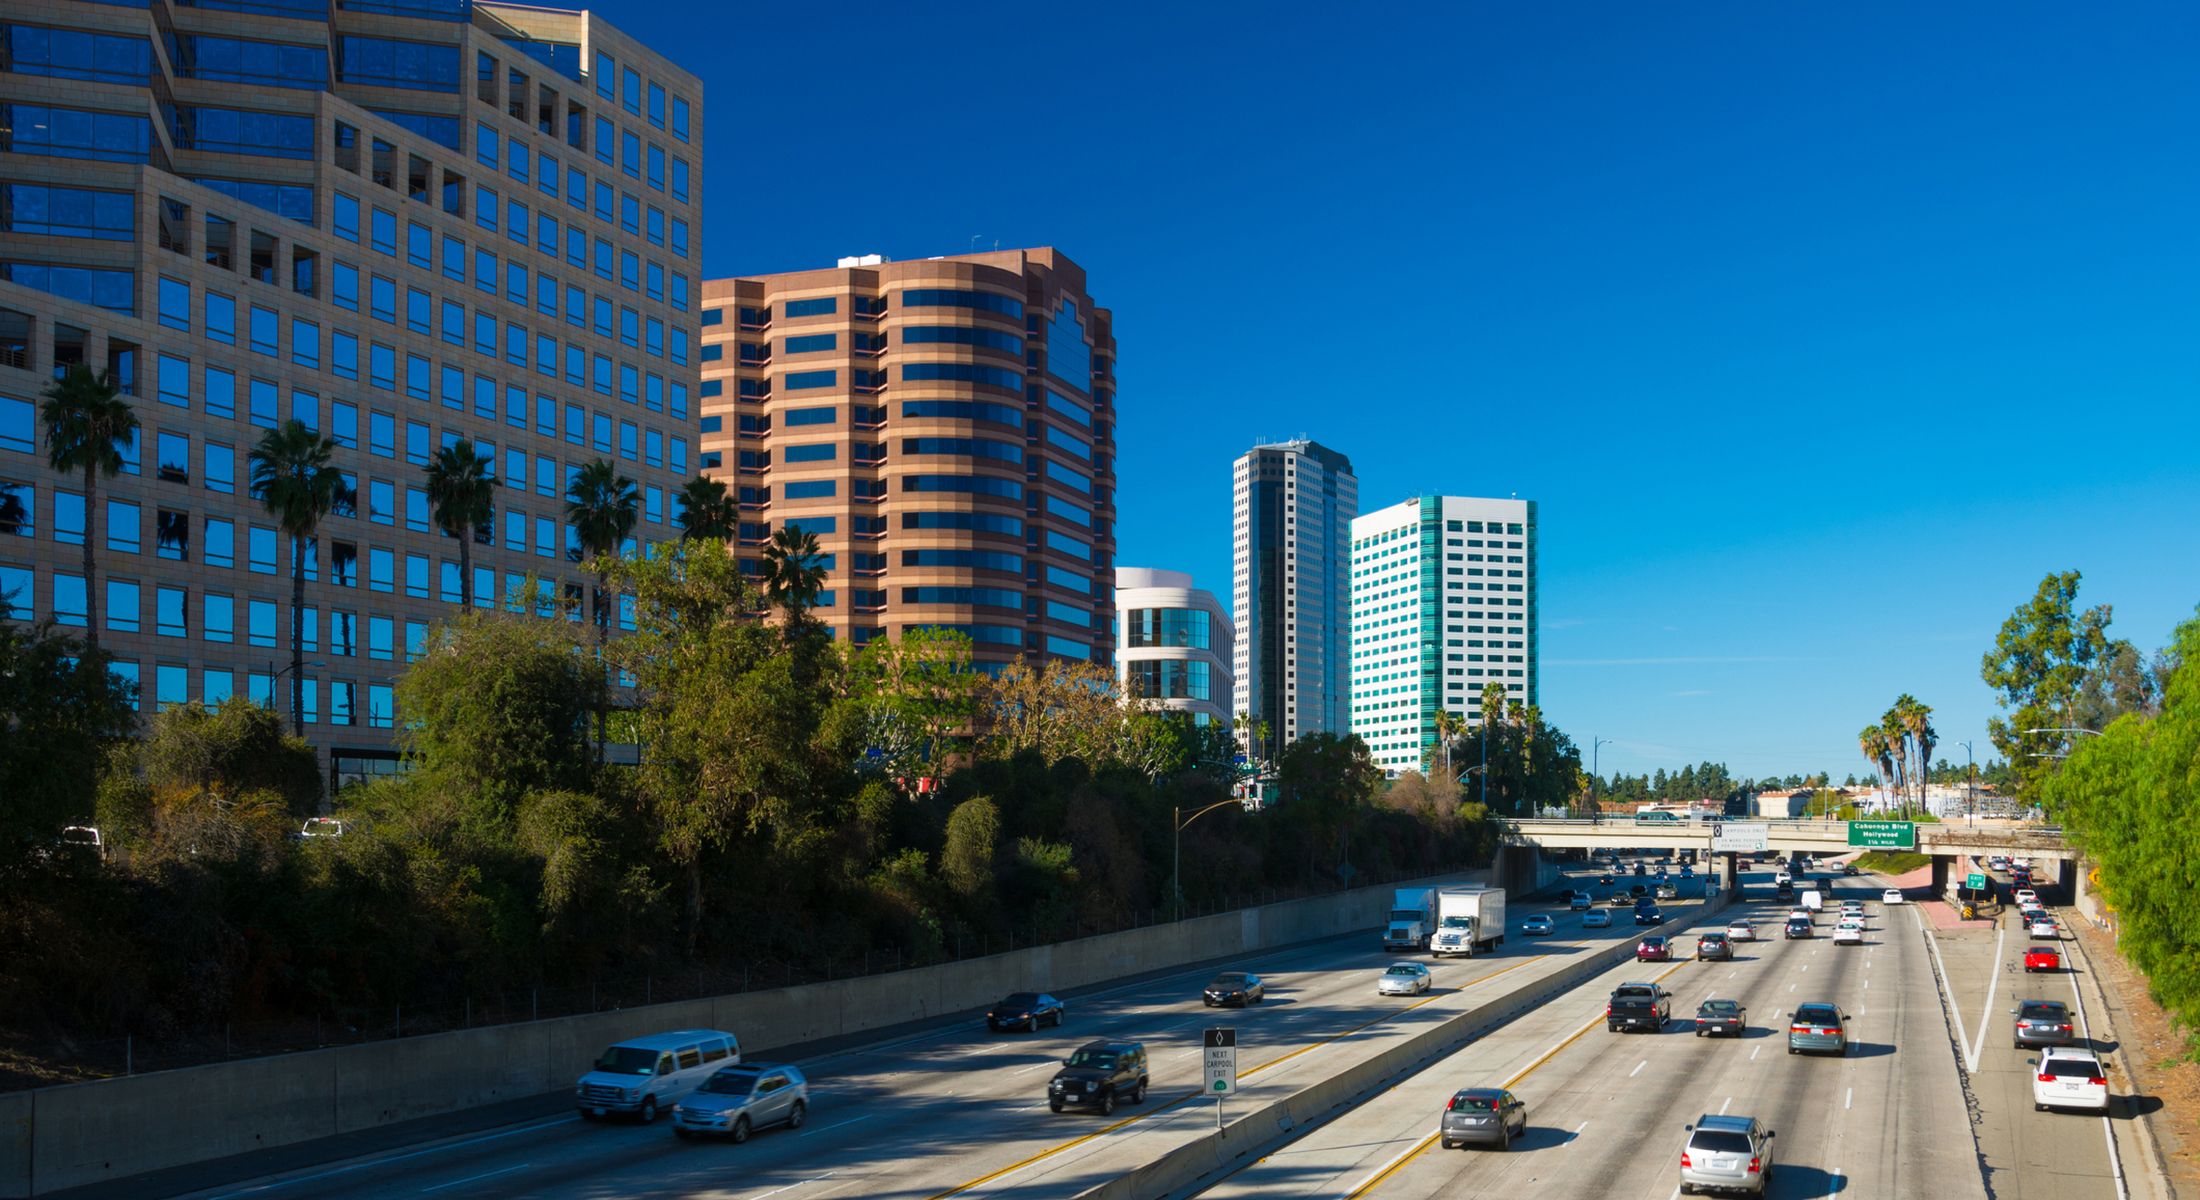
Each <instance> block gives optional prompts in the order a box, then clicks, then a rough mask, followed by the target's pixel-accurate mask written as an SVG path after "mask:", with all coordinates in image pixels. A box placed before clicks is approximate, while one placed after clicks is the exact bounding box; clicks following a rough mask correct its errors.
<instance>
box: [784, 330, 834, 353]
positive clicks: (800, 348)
mask: <svg viewBox="0 0 2200 1200" xmlns="http://www.w3.org/2000/svg"><path fill="white" fill-rule="evenodd" d="M839 346H840V335H839V334H837V333H806V334H803V335H802V336H801V337H791V338H788V339H787V342H786V347H785V349H786V352H787V353H788V354H808V353H811V352H813V351H818V350H834V349H838V348H839Z"/></svg>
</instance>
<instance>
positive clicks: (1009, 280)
mask: <svg viewBox="0 0 2200 1200" xmlns="http://www.w3.org/2000/svg"><path fill="white" fill-rule="evenodd" d="M702 353H703V402H702V404H703V434H702V438H703V441H702V446H703V465H704V469H705V471H706V472H707V473H709V474H711V475H713V476H715V477H717V478H720V479H723V480H725V481H726V484H727V486H728V488H729V489H733V490H735V491H736V492H737V494H738V496H739V499H740V502H741V527H740V531H739V538H738V545H737V548H736V553H738V554H739V555H740V556H741V559H742V563H743V565H744V566H745V567H747V568H748V569H749V570H751V571H752V572H753V571H754V570H756V569H757V560H758V555H759V551H760V549H761V547H762V546H763V545H764V542H765V539H767V538H768V537H770V535H771V533H772V531H773V530H774V529H775V528H779V527H783V526H798V527H800V528H802V529H805V530H808V531H809V532H811V533H814V534H816V535H817V538H818V543H819V546H820V549H821V550H822V551H823V552H824V554H825V556H826V560H825V564H824V565H825V567H826V576H827V582H826V590H825V594H824V596H823V597H821V602H820V604H819V607H818V616H819V617H820V619H822V620H823V621H825V622H826V623H827V624H828V625H830V626H831V627H832V630H833V632H834V634H835V635H836V636H839V637H846V638H850V639H852V640H854V641H856V642H858V643H862V642H866V641H869V640H870V639H872V638H874V637H879V636H881V635H885V636H895V637H898V636H899V635H900V634H901V633H903V632H904V631H906V630H908V629H910V628H913V627H917V626H942V627H947V628H952V629H958V630H961V631H962V632H964V633H967V634H969V635H970V637H971V639H972V640H973V641H974V642H975V644H976V650H975V652H976V656H977V660H978V662H979V663H980V664H981V665H982V666H986V667H988V668H989V669H997V668H998V667H999V666H1000V665H1001V664H1005V663H1007V662H1010V661H1014V660H1016V659H1019V658H1021V659H1024V660H1027V661H1040V660H1044V659H1045V658H1047V657H1049V656H1053V657H1060V658H1069V659H1077V660H1083V661H1091V662H1094V663H1098V664H1101V665H1103V666H1105V665H1108V664H1110V663H1111V662H1112V661H1113V653H1114V638H1113V635H1112V633H1111V622H1112V620H1113V616H1114V599H1113V595H1114V567H1115V335H1114V332H1113V327H1112V321H1111V319H1110V316H1109V313H1108V310H1107V309H1104V308H1100V307H1098V306H1096V305H1095V304H1094V303H1093V302H1092V297H1091V295H1090V294H1089V293H1088V292H1087V291H1086V290H1085V273H1084V271H1083V269H1082V268H1080V267H1078V266H1077V264H1076V263H1073V262H1071V261H1070V260H1069V259H1068V258H1066V257H1064V256H1063V255H1061V254H1060V253H1058V252H1056V251H1054V250H1051V249H1038V250H1004V251H997V252H993V253H987V254H971V255H956V256H953V257H949V258H932V259H924V260H921V261H915V262H888V261H885V260H883V259H881V258H879V257H877V256H876V255H872V256H866V257H863V258H850V259H843V260H841V262H840V264H839V265H838V266H836V267H833V268H829V269H822V270H815V271H794V272H789V273H786V274H780V275H760V276H753V277H747V278H739V279H717V280H707V281H705V282H704V284H703V349H702Z"/></svg>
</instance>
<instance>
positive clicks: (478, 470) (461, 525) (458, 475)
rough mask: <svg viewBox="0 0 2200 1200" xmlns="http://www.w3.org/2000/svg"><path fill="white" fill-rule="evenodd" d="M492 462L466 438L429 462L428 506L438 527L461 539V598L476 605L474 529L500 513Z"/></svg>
mask: <svg viewBox="0 0 2200 1200" xmlns="http://www.w3.org/2000/svg"><path fill="white" fill-rule="evenodd" d="M490 466H491V463H490V460H489V459H488V458H487V457H486V456H484V455H483V454H482V453H481V452H480V451H478V450H476V449H474V444H473V443H472V442H470V441H468V440H466V439H465V438H460V439H458V441H457V442H455V443H453V444H452V445H449V446H445V447H444V448H443V449H441V450H439V451H437V452H436V456H435V457H434V458H431V459H429V460H428V466H427V468H426V470H427V474H428V503H429V504H431V505H433V506H434V511H435V524H436V528H438V529H441V530H442V531H443V532H444V533H446V534H448V535H450V536H451V537H454V538H457V539H458V595H459V603H460V604H461V605H463V606H464V607H466V608H472V607H473V606H474V530H475V529H477V528H479V527H480V526H482V525H484V524H487V523H488V521H489V518H490V517H492V516H494V515H495V513H496V492H497V482H496V480H495V479H492V478H490V476H489V468H490Z"/></svg>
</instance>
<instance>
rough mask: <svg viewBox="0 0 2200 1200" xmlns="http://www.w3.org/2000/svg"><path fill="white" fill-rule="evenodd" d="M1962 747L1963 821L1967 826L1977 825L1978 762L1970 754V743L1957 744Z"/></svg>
mask: <svg viewBox="0 0 2200 1200" xmlns="http://www.w3.org/2000/svg"><path fill="white" fill-rule="evenodd" d="M1956 745H1958V746H1961V747H1963V792H1964V796H1963V820H1964V823H1965V824H1967V825H1975V824H1977V823H1978V761H1977V759H1976V758H1975V757H1973V755H1972V754H1971V743H1969V742H1957V743H1956Z"/></svg>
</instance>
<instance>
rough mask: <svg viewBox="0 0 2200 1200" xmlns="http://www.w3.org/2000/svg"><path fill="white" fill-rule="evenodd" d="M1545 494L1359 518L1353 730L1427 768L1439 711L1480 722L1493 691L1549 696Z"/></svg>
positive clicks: (1457, 499) (1425, 500)
mask: <svg viewBox="0 0 2200 1200" xmlns="http://www.w3.org/2000/svg"><path fill="white" fill-rule="evenodd" d="M1536 537H1537V535H1536V511H1535V501H1533V500H1483V499H1476V498H1472V497H1466V496H1422V497H1419V498H1417V499H1413V500H1408V501H1406V502H1405V503H1403V504H1394V505H1391V506H1390V507H1389V508H1385V509H1381V510H1379V511H1376V512H1371V513H1369V514H1367V515H1366V516H1364V517H1359V518H1357V519H1355V520H1354V521H1353V522H1352V565H1351V571H1352V645H1351V651H1350V653H1351V678H1352V684H1351V691H1352V730H1353V732H1355V733H1357V734H1359V735H1360V737H1361V739H1362V740H1363V741H1365V742H1366V743H1367V744H1368V746H1369V748H1370V749H1371V750H1372V751H1373V752H1374V756H1375V761H1376V763H1377V764H1378V765H1379V766H1381V767H1382V768H1383V769H1384V771H1385V772H1387V773H1389V774H1392V775H1395V774H1397V773H1398V772H1400V771H1417V770H1421V769H1422V768H1423V767H1424V766H1425V765H1426V763H1425V759H1426V755H1427V754H1428V750H1429V748H1430V747H1431V746H1433V745H1435V743H1436V713H1437V711H1438V710H1439V709H1441V710H1444V711H1447V712H1452V713H1457V714H1459V715H1461V716H1464V717H1466V718H1467V719H1468V721H1469V722H1470V723H1475V724H1478V723H1480V721H1481V719H1482V690H1483V688H1485V687H1486V686H1488V685H1489V684H1491V683H1502V684H1504V685H1505V692H1506V699H1508V700H1518V701H1520V702H1521V703H1523V704H1535V703H1538V700H1537V696H1538V691H1539V687H1538V685H1539V683H1540V680H1539V679H1538V678H1537V667H1536V657H1537V650H1536V591H1535V559H1536Z"/></svg>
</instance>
